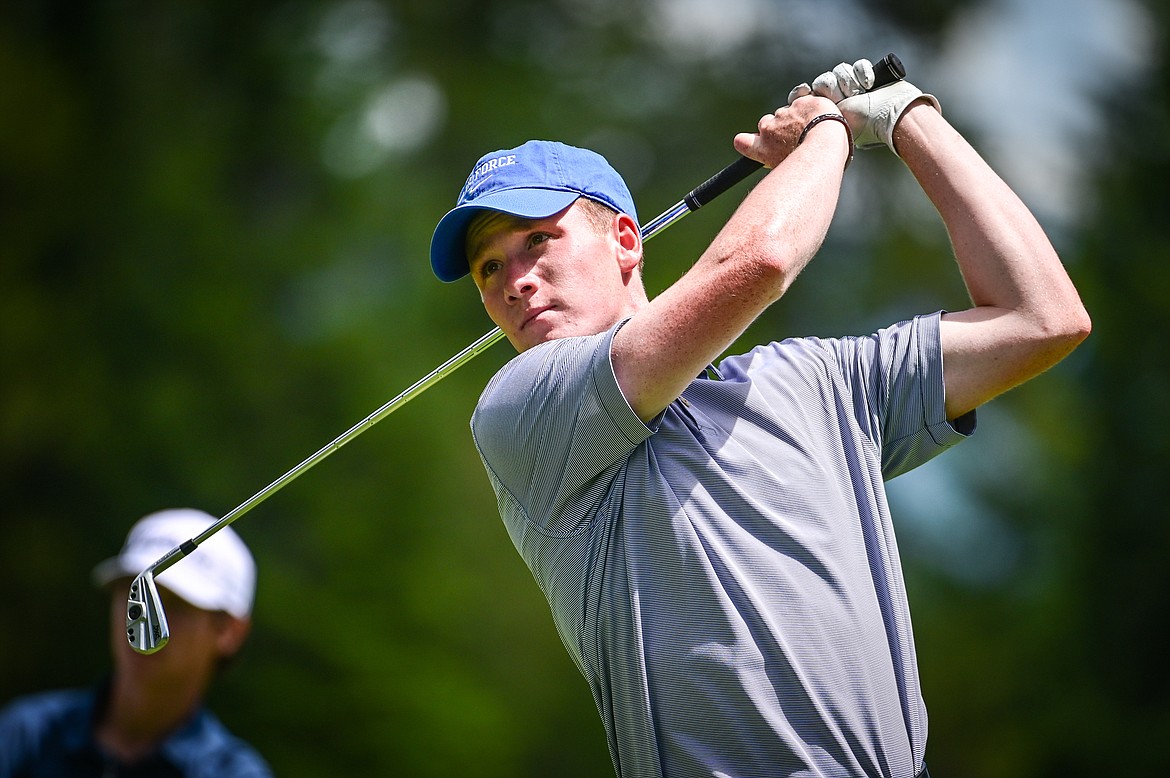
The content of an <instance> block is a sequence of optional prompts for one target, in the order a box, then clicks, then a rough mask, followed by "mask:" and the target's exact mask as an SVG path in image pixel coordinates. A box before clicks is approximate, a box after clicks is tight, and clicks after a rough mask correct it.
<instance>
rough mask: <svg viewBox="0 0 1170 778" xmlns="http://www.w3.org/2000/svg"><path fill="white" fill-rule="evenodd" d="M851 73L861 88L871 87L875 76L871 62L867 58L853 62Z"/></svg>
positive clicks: (875, 78)
mask: <svg viewBox="0 0 1170 778" xmlns="http://www.w3.org/2000/svg"><path fill="white" fill-rule="evenodd" d="M853 75H854V77H855V78H856V79H857V83H858V84H860V85H861V88H862V89H865V90H869V89H873V82H874V81H876V80H877V76H876V75H875V74H874V72H873V63H872V62H870V61H869V60H868V59H859V60H857V61H856V62H854V63H853Z"/></svg>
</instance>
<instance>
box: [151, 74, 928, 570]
mask: <svg viewBox="0 0 1170 778" xmlns="http://www.w3.org/2000/svg"><path fill="white" fill-rule="evenodd" d="M905 77H906V71H905V69H904V68H903V66H902V62H901V60H899V59H898V57H897V56H896V55H894V54H887V55H886V56H885V57H883V58H882V59H880V60H878V61H877V62H876V63H874V85H873V87H872V88H873V89H878V88H880V87H883V86H888V85H890V84H892V83H894V82H895V81H900V80H901V79H903V78H905ZM760 167H761V164H760V163H759V162H756V161H755V160H753V159H748V158H747V157H740V158H739V159H737V160H736V161H735V162H733V163H731V164H730V165H728V166H727V167H725V168H723V169H722V170H720V171H719V172H718V173H716V174H715V175H713V176H711V177H710V178H709V179H707V180H706V181H704V182H703V183H701V184H699V185H698V186H697V187H695V188H694V189H692V190H691V191H690V192H688V193H687V195H686V197H684V198H683V199H682V200H680V201H678V202H677V203H675V204H674V205H673V206H671V207H670V208H668V209H667V210H666V211H664V212H663V213H662V214H660V215H659V216H657V217H656V218H654V219H652V220H651V221H649V222H647V223H646V224H645V226H643V227H642V240H643V241H647V240H649V239H650V238H652V237H654V236H655V235H657V234H658V233H659V232H661V231H662V230H664V229H666V228H667V227H669V226H670V225H672V224H674V223H675V222H676V221H678V220H679V219H681V218H682V217H683V216H685V215H687V214H688V213H691V212H693V211H697V210H699V209H700V208H702V207H703V206H704V205H706V204H707V203H709V202H711V201H712V200H714V199H715V198H716V197H718V196H719V195H721V194H723V193H724V192H726V191H727V190H728V189H730V188H731V187H733V186H735V185H736V184H738V183H739V182H741V181H743V180H744V179H745V178H747V177H748V176H749V175H751V174H752V173H754V172H755V171H757V170H759V169H760ZM503 336H504V333H503V331H502V330H500V328H499V327H496V328H495V329H493V330H492V331H491V332H488V333H487V334H485V335H483V336H481V337H480V338H479V339H478V340H476V341H475V342H474V343H472V344H471V345H469V346H467V347H466V348H464V349H463V350H462V351H460V352H459V353H458V354H456V355H455V356H453V357H451V358H450V359H448V360H447V361H446V362H444V363H443V364H441V365H439V366H438V367H437V368H435V369H434V370H432V371H431V372H430V373H428V374H427V375H425V376H423V377H422V378H420V379H419V380H418V381H416V382H414V383H413V384H411V385H410V386H409V387H408V388H407V389H406V390H405V391H403V392H402V393H401V394H399V395H397V396H396V397H394V398H393V399H392V400H390V401H389V402H387V403H386V404H385V405H383V406H382V407H381V408H379V409H378V410H376V411H374V412H373V413H371V414H370V415H369V416H367V417H366V418H364V419H362V420H361V421H360V422H358V423H357V424H355V425H353V426H352V427H350V428H349V429H348V430H346V431H345V432H344V433H342V434H341V435H339V436H338V437H336V438H334V439H333V441H331V442H330V443H329V444H328V445H326V446H324V447H322V448H321V449H319V450H318V451H317V452H316V453H314V454H313V455H312V456H310V457H308V458H307V459H305V460H304V461H303V462H301V463H300V464H298V465H297V466H296V467H294V468H292V469H291V470H289V471H288V472H287V473H285V474H284V475H282V476H281V477H280V478H277V479H276V480H275V481H273V482H272V483H270V484H269V485H268V486H266V487H264V488H263V489H261V490H260V491H258V492H256V494H254V495H252V496H251V497H249V498H248V499H247V500H245V501H244V502H243V503H241V504H240V505H239V506H237V507H236V508H235V509H234V510H232V511H231V512H230V513H228V514H226V515H225V516H224V517H223V518H221V519H220V520H219V521H217V522H215V523H214V524H212V525H211V526H209V527H208V528H207V529H205V530H204V531H203V532H201V533H200V534H198V535H196V536H195V537H193V538H191V539H190V540H188V541H186V542H184V543H182V544H180V545H178V546H176V547H175V548H173V549H171V550H170V551H169V552H167V553H166V554H165V555H164V556H163V557H161V558H160V559H159V560H158V561H157V562H155V563H154V564H153V565H151V566H150V567H149V568H147V570H146V571H144V572H147V571H149V572H151V573H152V574H154V575H158V574H159V573H161V572H163V571H164V570H166V569H167V568H169V567H171V566H172V565H173V564H175V563H176V562H178V561H179V560H180V559H182V558H183V557H185V556H186V555H187V554H189V553H191V552H192V551H194V550H195V549H196V548H197V547H198V546H199V544H200V543H202V542H203V541H205V540H207V539H208V538H209V537H211V536H212V535H214V534H215V533H217V532H219V531H220V530H221V529H223V528H224V527H226V526H228V525H229V524H231V523H232V522H233V521H235V520H236V519H238V518H240V517H241V516H243V515H244V514H245V513H247V512H248V511H250V510H252V509H253V508H255V507H256V506H257V505H259V504H260V503H262V502H264V501H265V500H266V499H268V498H269V497H271V496H272V495H273V494H275V493H276V492H278V491H280V490H281V489H283V488H284V487H285V486H287V485H288V484H289V483H291V482H292V481H294V480H295V479H296V478H298V477H299V476H301V475H302V474H304V473H305V472H306V471H308V470H309V469H310V468H312V467H314V466H315V465H317V464H318V463H319V462H321V460H323V459H325V458H326V457H327V456H329V455H330V454H332V453H333V452H334V451H336V450H337V449H339V448H341V447H342V446H344V445H345V444H346V443H348V442H350V441H351V440H353V439H354V438H356V437H357V436H358V435H360V434H362V433H363V432H365V431H366V430H367V429H369V428H370V427H372V426H374V425H375V424H377V423H378V422H380V421H381V420H382V419H384V418H386V417H387V416H389V415H390V414H391V413H394V411H396V410H398V409H399V408H401V407H402V406H403V405H406V404H407V403H408V402H410V401H411V400H413V399H414V398H415V397H418V396H419V395H420V394H422V393H423V392H425V391H426V390H427V389H429V388H430V387H432V386H434V385H435V384H437V383H438V382H439V381H442V380H443V379H444V378H446V377H447V376H449V375H451V373H454V372H455V371H456V370H458V369H459V368H461V367H463V366H464V365H465V364H467V363H468V362H470V361H471V360H472V359H474V358H475V357H477V356H479V354H480V353H482V352H483V351H486V350H487V349H488V348H489V347H491V346H492V345H494V344H495V343H496V342H497V341H499V340H500V339H501V338H502V337H503Z"/></svg>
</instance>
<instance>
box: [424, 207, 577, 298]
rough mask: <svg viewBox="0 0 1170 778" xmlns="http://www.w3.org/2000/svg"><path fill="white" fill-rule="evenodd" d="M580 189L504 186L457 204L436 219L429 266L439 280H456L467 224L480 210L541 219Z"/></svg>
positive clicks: (463, 263) (463, 266)
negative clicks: (464, 203)
mask: <svg viewBox="0 0 1170 778" xmlns="http://www.w3.org/2000/svg"><path fill="white" fill-rule="evenodd" d="M580 196H581V193H580V192H566V191H561V190H557V189H503V190H501V191H498V192H492V193H491V194H487V195H484V196H483V197H479V198H476V200H475V201H474V202H471V203H467V204H466V205H460V206H456V207H455V208H453V209H451V210H450V211H448V212H447V214H446V215H445V216H444V217H443V218H442V219H440V220H439V224H438V225H437V226H436V227H435V232H434V234H433V235H432V236H431V270H433V271H434V273H435V275H436V276H438V278H439V280H440V281H444V282H451V281H458V280H459V279H460V278H463V276H465V275H467V273H468V266H467V251H466V247H465V245H464V244H465V242H466V237H467V227H468V226H469V225H470V224H471V220H472V219H474V218H475V217H476V215H478V214H479V213H480V212H482V211H498V212H500V213H507V214H511V215H512V216H518V217H520V218H522V219H543V218H545V217H547V216H552V215H553V214H554V213H558V212H559V211H563V210H564V209H565V208H568V207H569V206H570V205H572V204H573V201H574V200H576V199H577V198H578V197H580Z"/></svg>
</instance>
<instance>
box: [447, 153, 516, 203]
mask: <svg viewBox="0 0 1170 778" xmlns="http://www.w3.org/2000/svg"><path fill="white" fill-rule="evenodd" d="M515 164H516V155H515V154H504V155H503V156H500V157H493V158H492V159H488V160H484V161H483V162H481V163H479V164H478V165H476V166H475V169H474V170H472V171H471V175H469V176H468V177H467V183H465V184H464V185H463V192H462V193H461V194H460V195H459V199H460V200H462V201H466V200H470V199H471V198H473V197H475V196H476V190H479V189H482V188H483V187H484V186H486V185H487V183H488V181H490V180H491V178H492V176H493V175H495V173H496V171H497V170H499V169H500V168H505V167H509V166H511V165H515Z"/></svg>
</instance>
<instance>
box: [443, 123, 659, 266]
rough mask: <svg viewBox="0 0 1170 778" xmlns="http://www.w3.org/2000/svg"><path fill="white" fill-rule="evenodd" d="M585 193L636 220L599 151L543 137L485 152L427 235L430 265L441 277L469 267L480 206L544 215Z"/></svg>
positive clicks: (529, 215) (617, 178)
mask: <svg viewBox="0 0 1170 778" xmlns="http://www.w3.org/2000/svg"><path fill="white" fill-rule="evenodd" d="M578 197H588V198H589V199H591V200H596V201H597V202H599V203H602V204H603V205H607V206H609V207H610V208H613V209H614V210H615V211H617V212H618V213H625V214H629V215H630V216H632V217H633V218H634V221H637V220H638V212H637V211H636V210H635V209H634V198H633V196H632V195H630V190H629V187H627V186H626V182H625V181H624V180H622V177H621V176H620V175H618V172H617V171H616V170H614V169H613V167H612V166H611V165H610V164H609V163H608V162H606V160H605V157H603V156H601V155H600V154H598V153H596V152H593V151H589V150H588V149H580V148H577V147H576V146H568V145H565V144H564V143H558V142H556V141H547V140H530V141H528V142H527V143H525V144H524V145H522V146H517V147H516V148H514V149H503V150H501V151H494V152H492V153H491V154H485V155H483V156H482V157H480V158H479V161H478V162H476V163H475V167H473V168H472V169H471V175H470V176H468V177H467V183H466V184H464V185H463V191H461V192H460V193H459V199H458V200H457V201H456V202H455V207H454V208H453V209H451V210H450V211H448V212H447V214H446V215H445V216H444V217H443V218H442V219H440V220H439V224H438V225H437V226H436V227H435V232H434V234H433V235H432V236H431V269H432V270H434V271H435V275H436V276H438V277H439V280H440V281H457V280H459V279H460V278H462V277H463V276H465V275H467V273H468V272H469V269H468V266H467V251H466V247H465V245H464V244H465V241H466V238H467V227H468V226H469V225H470V224H471V220H472V219H474V218H475V217H476V216H477V215H478V214H479V213H481V212H482V211H499V212H501V213H508V214H511V215H513V216H519V217H520V218H523V219H543V218H545V217H548V216H552V215H553V214H554V213H557V212H559V211H562V210H564V209H565V208H568V207H569V206H570V205H572V204H573V202H574V201H575V200H576V199H577V198H578Z"/></svg>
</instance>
